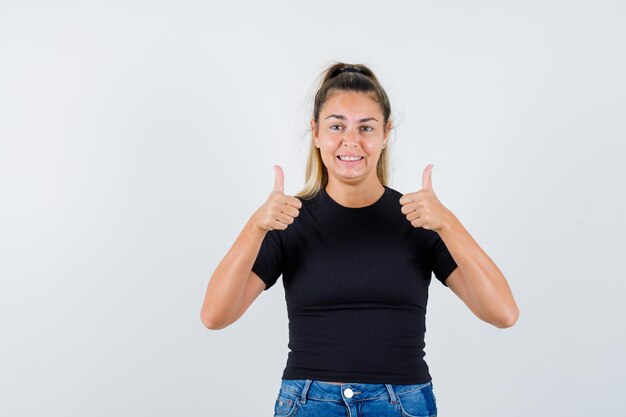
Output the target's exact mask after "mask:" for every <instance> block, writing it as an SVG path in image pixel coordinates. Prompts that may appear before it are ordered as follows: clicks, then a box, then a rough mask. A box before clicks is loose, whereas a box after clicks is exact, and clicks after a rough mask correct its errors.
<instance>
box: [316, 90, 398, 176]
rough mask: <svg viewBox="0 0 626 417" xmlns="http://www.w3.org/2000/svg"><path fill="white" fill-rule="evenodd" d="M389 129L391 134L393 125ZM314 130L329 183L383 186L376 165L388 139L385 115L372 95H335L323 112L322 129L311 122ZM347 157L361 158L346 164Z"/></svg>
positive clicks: (347, 161) (320, 124)
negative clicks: (369, 183) (343, 158)
mask: <svg viewBox="0 0 626 417" xmlns="http://www.w3.org/2000/svg"><path fill="white" fill-rule="evenodd" d="M387 125H388V130H387V133H388V132H389V129H390V128H391V122H388V124H387ZM311 130H312V131H313V136H314V140H315V145H316V146H317V147H318V148H320V153H321V156H322V161H323V162H324V165H325V166H326V169H327V170H328V176H329V178H328V180H329V183H330V182H331V181H340V182H344V183H351V184H355V183H361V182H366V183H367V182H369V181H372V183H373V182H379V181H378V178H377V176H376V164H377V163H378V158H379V156H380V154H381V152H382V147H383V145H384V144H386V143H387V139H386V134H385V133H383V114H382V112H381V111H380V107H379V106H378V103H377V102H376V101H375V100H374V98H373V97H372V96H371V95H369V94H365V93H357V92H353V91H335V92H333V93H331V95H330V96H329V97H328V98H327V100H326V102H325V103H324V105H323V106H322V109H321V110H320V115H319V125H316V123H315V120H313V119H311ZM343 156H357V157H360V158H359V159H358V160H342V159H341V158H340V157H343Z"/></svg>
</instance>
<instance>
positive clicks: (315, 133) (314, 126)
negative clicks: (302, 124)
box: [310, 119, 319, 148]
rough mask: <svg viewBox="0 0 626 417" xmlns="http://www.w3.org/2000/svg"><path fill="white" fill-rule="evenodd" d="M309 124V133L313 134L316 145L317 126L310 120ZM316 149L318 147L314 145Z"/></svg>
mask: <svg viewBox="0 0 626 417" xmlns="http://www.w3.org/2000/svg"><path fill="white" fill-rule="evenodd" d="M310 124H311V132H313V139H314V140H315V143H317V141H318V140H319V139H318V137H317V136H318V134H317V133H318V132H317V124H316V123H315V119H311V121H310ZM315 146H316V147H317V148H319V145H315Z"/></svg>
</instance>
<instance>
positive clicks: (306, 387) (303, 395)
mask: <svg viewBox="0 0 626 417" xmlns="http://www.w3.org/2000/svg"><path fill="white" fill-rule="evenodd" d="M311 383H312V381H311V380H310V379H307V380H305V382H304V388H302V392H301V393H300V402H301V403H302V404H306V394H307V392H308V391H309V387H310V386H311Z"/></svg>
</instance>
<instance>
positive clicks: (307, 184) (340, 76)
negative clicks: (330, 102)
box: [294, 62, 391, 199]
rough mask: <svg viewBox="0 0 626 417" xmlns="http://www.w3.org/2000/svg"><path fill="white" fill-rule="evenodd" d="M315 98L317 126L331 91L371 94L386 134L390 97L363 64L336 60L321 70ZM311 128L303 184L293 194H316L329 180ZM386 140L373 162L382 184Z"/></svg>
mask: <svg viewBox="0 0 626 417" xmlns="http://www.w3.org/2000/svg"><path fill="white" fill-rule="evenodd" d="M320 78H321V81H320V83H319V86H318V89H317V92H316V94H315V99H314V107H313V119H314V120H315V123H316V126H319V115H320V110H321V108H322V106H323V105H324V103H325V102H326V100H327V99H328V97H329V96H330V94H331V93H333V92H335V91H354V92H360V93H366V94H371V95H372V97H373V98H374V99H375V100H376V101H377V102H378V105H379V106H380V110H381V112H382V114H383V132H384V133H385V134H387V132H386V129H387V122H388V120H389V117H390V115H391V105H390V103H389V98H388V97H387V93H386V92H385V90H384V89H383V87H382V86H381V85H380V83H379V82H378V79H377V78H376V76H375V75H374V73H373V72H372V70H370V69H369V68H368V67H367V66H365V65H362V64H355V65H352V64H346V63H343V62H336V63H334V64H332V65H331V66H330V67H328V68H327V69H326V70H324V71H323V72H322V74H321V77H320ZM313 139H314V132H313V131H311V140H310V141H309V142H310V143H309V156H308V158H307V162H306V170H305V173H304V178H305V179H304V187H303V188H302V190H300V192H298V194H295V195H294V197H299V198H304V199H309V198H311V197H313V196H315V195H316V194H317V193H319V191H320V190H321V189H322V188H324V187H326V185H327V184H328V170H327V169H326V166H325V165H324V162H323V161H322V155H321V153H320V149H319V148H318V147H316V146H315V143H314V140H313ZM388 145H389V142H387V146H385V147H384V148H382V151H381V154H380V157H379V159H378V163H377V164H376V175H377V176H378V179H379V180H380V183H381V184H382V185H388V181H389V146H388Z"/></svg>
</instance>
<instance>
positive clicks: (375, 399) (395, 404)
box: [274, 379, 437, 417]
mask: <svg viewBox="0 0 626 417" xmlns="http://www.w3.org/2000/svg"><path fill="white" fill-rule="evenodd" d="M281 381H282V382H281V386H280V390H279V392H278V398H276V403H275V404H274V417H294V416H296V415H297V416H298V417H322V416H323V417H388V416H389V417H435V416H437V403H436V401H435V394H434V393H433V384H432V381H430V382H426V383H424V384H414V385H397V384H361V383H346V384H341V385H339V384H331V383H328V382H324V381H315V380H310V379H284V380H281Z"/></svg>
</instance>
